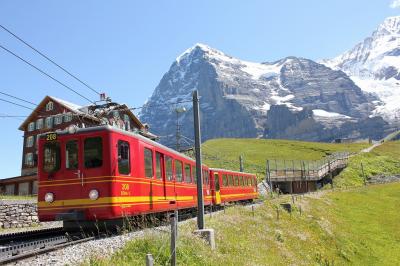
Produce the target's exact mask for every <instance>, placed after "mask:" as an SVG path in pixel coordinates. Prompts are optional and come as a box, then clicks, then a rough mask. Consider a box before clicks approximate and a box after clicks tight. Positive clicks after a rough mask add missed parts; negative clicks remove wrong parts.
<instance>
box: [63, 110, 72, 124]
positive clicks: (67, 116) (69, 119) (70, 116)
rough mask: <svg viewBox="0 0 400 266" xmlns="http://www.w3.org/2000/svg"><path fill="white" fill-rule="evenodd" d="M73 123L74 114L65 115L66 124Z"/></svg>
mask: <svg viewBox="0 0 400 266" xmlns="http://www.w3.org/2000/svg"><path fill="white" fill-rule="evenodd" d="M71 121H72V113H70V112H68V113H65V114H64V122H71Z"/></svg>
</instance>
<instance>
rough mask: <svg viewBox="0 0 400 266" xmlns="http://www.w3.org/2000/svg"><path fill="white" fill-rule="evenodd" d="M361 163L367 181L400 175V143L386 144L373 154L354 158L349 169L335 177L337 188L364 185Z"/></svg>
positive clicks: (373, 151) (361, 154) (377, 148)
mask: <svg viewBox="0 0 400 266" xmlns="http://www.w3.org/2000/svg"><path fill="white" fill-rule="evenodd" d="M361 163H362V164H363V167H364V173H365V176H366V178H367V180H368V179H369V178H371V177H376V176H391V175H400V141H389V142H385V143H384V144H382V145H381V146H378V147H376V148H375V149H373V150H372V151H371V152H368V153H360V154H358V155H356V156H354V157H352V158H351V159H350V160H349V165H348V167H347V168H346V169H344V170H343V172H342V173H340V175H339V176H337V177H335V179H334V184H335V186H337V187H338V186H339V187H343V186H357V185H362V184H363V183H364V180H363V179H364V178H363V174H362V170H361Z"/></svg>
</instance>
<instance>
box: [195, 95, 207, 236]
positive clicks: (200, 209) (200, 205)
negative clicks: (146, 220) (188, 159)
mask: <svg viewBox="0 0 400 266" xmlns="http://www.w3.org/2000/svg"><path fill="white" fill-rule="evenodd" d="M193 116H194V144H195V155H196V175H197V228H198V229H199V230H202V229H204V200H203V175H202V169H201V135H200V112H199V96H198V92H197V90H195V91H194V92H193Z"/></svg>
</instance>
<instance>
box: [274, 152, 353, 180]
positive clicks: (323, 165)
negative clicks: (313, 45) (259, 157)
mask: <svg viewBox="0 0 400 266" xmlns="http://www.w3.org/2000/svg"><path fill="white" fill-rule="evenodd" d="M349 155H350V154H349V153H347V152H346V153H334V154H332V155H330V156H328V157H325V158H323V159H321V160H315V161H298V160H297V161H295V160H267V180H270V181H272V182H279V181H305V180H310V181H311V180H312V181H316V180H321V179H322V178H324V177H325V176H327V175H328V174H330V173H332V172H334V171H336V170H338V169H343V168H345V167H346V165H347V162H348V158H349Z"/></svg>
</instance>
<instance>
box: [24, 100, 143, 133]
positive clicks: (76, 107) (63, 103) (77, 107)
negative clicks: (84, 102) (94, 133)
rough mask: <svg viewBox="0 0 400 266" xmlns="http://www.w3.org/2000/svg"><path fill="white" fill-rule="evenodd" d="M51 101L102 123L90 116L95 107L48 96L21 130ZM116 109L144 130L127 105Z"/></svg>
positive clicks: (118, 105) (119, 105)
mask: <svg viewBox="0 0 400 266" xmlns="http://www.w3.org/2000/svg"><path fill="white" fill-rule="evenodd" d="M49 101H53V102H56V103H58V104H60V105H61V106H63V107H65V108H66V109H67V110H69V111H70V112H72V113H74V114H76V115H79V116H83V117H85V118H89V119H91V120H94V121H96V122H100V119H99V118H98V117H96V116H94V115H92V114H90V113H89V112H88V110H89V108H90V107H95V106H91V105H88V106H80V105H77V104H74V103H71V102H68V101H65V100H62V99H59V98H56V97H54V96H46V97H44V99H43V100H42V101H41V102H40V103H39V104H38V105H37V106H36V108H35V109H34V110H33V112H32V113H31V114H30V115H29V116H28V117H27V118H26V119H25V121H24V122H23V123H22V124H21V125H20V126H19V128H18V129H19V130H22V131H24V130H25V127H26V125H27V124H28V123H29V122H31V121H32V119H33V118H34V117H35V116H39V115H40V109H42V108H43V107H44V105H45V104H46V103H47V102H49ZM115 106H116V108H111V109H110V110H112V109H116V110H124V111H126V113H127V114H128V115H129V117H130V118H131V119H132V120H133V121H135V122H136V123H137V125H138V126H139V129H142V128H143V127H144V126H143V124H142V122H140V120H139V119H138V118H137V117H136V115H135V114H133V112H132V111H131V109H130V108H129V107H128V106H127V105H126V104H116V105H115Z"/></svg>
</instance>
